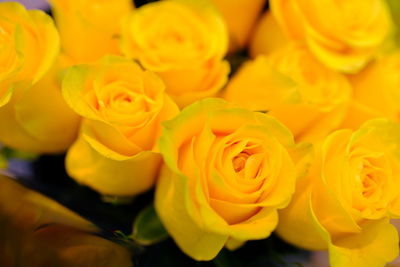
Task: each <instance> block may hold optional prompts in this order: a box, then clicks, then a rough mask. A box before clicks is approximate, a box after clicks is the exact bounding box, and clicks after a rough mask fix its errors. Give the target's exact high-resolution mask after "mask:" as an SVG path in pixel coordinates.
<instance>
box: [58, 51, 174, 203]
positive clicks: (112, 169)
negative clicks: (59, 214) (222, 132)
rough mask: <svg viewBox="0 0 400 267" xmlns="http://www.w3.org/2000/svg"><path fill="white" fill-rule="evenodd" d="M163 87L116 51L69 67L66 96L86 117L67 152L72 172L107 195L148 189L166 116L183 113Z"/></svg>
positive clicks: (127, 193) (79, 179)
mask: <svg viewBox="0 0 400 267" xmlns="http://www.w3.org/2000/svg"><path fill="white" fill-rule="evenodd" d="M164 89H165V86H164V83H163V82H162V80H161V79H160V78H159V77H158V76H157V75H156V74H154V73H152V72H150V71H144V70H143V69H141V67H140V66H139V65H138V64H136V63H135V62H133V61H132V60H130V59H124V58H121V57H117V56H109V57H104V58H102V59H101V60H99V61H98V62H95V63H93V64H87V65H77V66H74V67H72V68H70V69H69V70H68V71H67V73H66V75H65V77H64V80H63V84H62V92H63V96H64V98H65V100H66V101H67V103H68V104H69V105H70V107H71V108H72V109H73V110H74V111H75V112H77V113H78V114H79V115H81V116H82V117H83V118H84V120H83V122H82V126H81V131H80V135H79V137H78V140H77V141H76V142H75V143H74V144H73V145H72V147H71V148H70V150H69V151H68V154H67V158H66V168H67V172H68V173H69V175H70V176H71V177H73V178H74V179H76V180H77V181H78V182H79V183H82V184H85V185H88V186H90V187H92V188H93V189H95V190H97V191H99V192H100V193H102V194H104V195H120V196H124V195H133V194H137V193H140V192H143V191H145V190H147V189H149V188H150V187H151V186H152V185H153V184H154V181H155V176H156V174H157V172H158V167H159V164H160V161H161V156H160V155H159V153H157V150H156V141H157V138H158V136H159V135H160V130H161V121H163V120H165V119H170V118H172V117H174V116H175V115H176V114H177V113H178V112H179V110H178V108H177V106H176V104H175V103H173V102H172V100H171V99H170V98H169V97H168V96H167V95H166V94H165V92H164Z"/></svg>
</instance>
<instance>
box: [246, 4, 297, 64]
mask: <svg viewBox="0 0 400 267" xmlns="http://www.w3.org/2000/svg"><path fill="white" fill-rule="evenodd" d="M287 42H289V39H288V37H287V36H286V35H285V34H284V32H283V31H282V28H281V27H280V26H279V24H278V22H277V21H276V19H275V17H274V15H273V14H272V12H271V11H270V10H268V11H266V12H265V13H264V14H263V15H262V17H261V18H260V20H259V21H258V23H257V25H256V27H255V30H254V33H253V36H252V37H251V41H250V45H249V52H250V55H251V57H252V58H255V57H256V56H258V55H260V54H262V55H268V54H270V53H271V52H273V51H275V50H277V49H280V48H281V47H283V46H285V45H286V43H287Z"/></svg>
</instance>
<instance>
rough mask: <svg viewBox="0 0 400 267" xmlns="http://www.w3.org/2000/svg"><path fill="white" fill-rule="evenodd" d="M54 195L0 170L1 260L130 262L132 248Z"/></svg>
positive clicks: (20, 262)
mask: <svg viewBox="0 0 400 267" xmlns="http://www.w3.org/2000/svg"><path fill="white" fill-rule="evenodd" d="M98 230H99V229H97V228H96V227H94V225H93V223H91V222H89V221H87V220H85V219H83V218H82V217H80V216H78V215H77V214H76V213H74V212H72V211H70V210H68V209H67V208H65V207H63V206H62V205H60V204H59V203H57V202H56V201H54V200H51V199H49V198H47V197H45V196H43V195H41V194H38V193H37V192H34V191H32V190H29V189H26V188H24V187H22V186H21V185H20V184H18V183H17V182H15V181H13V179H11V178H8V177H4V176H2V175H1V174H0V236H1V243H0V265H1V266H10V267H11V266H17V265H20V266H34V267H36V266H60V267H62V266H63V267H65V266H76V265H77V264H78V266H97V265H98V264H99V262H101V263H102V266H110V267H111V266H116V267H121V266H131V265H130V263H131V261H130V256H131V255H129V252H128V251H127V250H126V249H125V248H124V247H122V246H119V245H117V244H115V243H113V242H111V241H109V240H105V239H103V238H101V237H99V236H96V235H95V232H98Z"/></svg>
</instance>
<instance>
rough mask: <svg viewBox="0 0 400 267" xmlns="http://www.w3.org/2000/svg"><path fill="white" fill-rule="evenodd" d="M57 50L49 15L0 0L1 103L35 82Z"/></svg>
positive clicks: (1, 104) (56, 35) (49, 63)
mask: <svg viewBox="0 0 400 267" xmlns="http://www.w3.org/2000/svg"><path fill="white" fill-rule="evenodd" d="M58 51H59V37H58V34H57V30H56V28H55V27H54V23H53V21H52V19H51V18H50V17H49V16H48V15H46V14H45V13H44V12H42V11H38V10H30V11H27V10H26V9H25V8H24V7H23V6H22V5H21V4H19V3H17V2H3V3H0V66H1V68H0V107H1V106H4V105H5V104H7V103H8V102H9V101H10V99H11V97H14V98H18V97H19V96H20V94H21V93H22V92H23V89H25V88H26V87H28V86H30V85H31V84H32V83H35V82H37V81H38V80H39V79H40V78H41V77H42V76H43V74H44V73H45V72H46V71H47V70H48V69H49V68H50V66H51V65H52V64H53V61H54V59H55V57H56V55H57V53H58Z"/></svg>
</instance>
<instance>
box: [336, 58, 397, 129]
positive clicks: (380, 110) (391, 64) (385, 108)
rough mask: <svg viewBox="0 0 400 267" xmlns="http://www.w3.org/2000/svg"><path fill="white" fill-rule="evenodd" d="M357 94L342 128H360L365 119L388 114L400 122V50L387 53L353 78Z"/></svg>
mask: <svg viewBox="0 0 400 267" xmlns="http://www.w3.org/2000/svg"><path fill="white" fill-rule="evenodd" d="M350 81H351V82H352V84H353V87H354V97H353V100H352V102H351V106H350V109H349V112H348V113H347V116H346V118H345V120H344V122H343V124H342V127H343V128H352V129H357V128H358V127H359V126H360V125H361V124H363V123H364V122H365V121H367V120H369V119H373V118H379V117H386V118H389V119H391V120H394V121H397V122H399V121H400V90H399V88H400V53H399V52H397V53H394V54H389V55H386V56H385V57H383V58H380V59H378V60H377V61H375V62H373V63H372V64H370V65H369V66H368V67H367V68H366V69H364V70H363V71H362V72H360V73H358V74H356V75H353V76H351V77H350Z"/></svg>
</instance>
